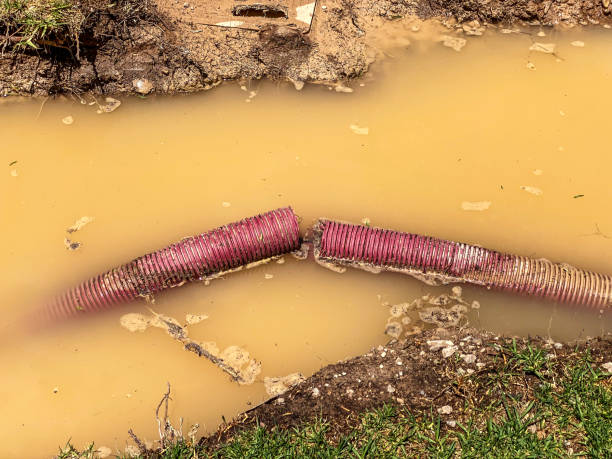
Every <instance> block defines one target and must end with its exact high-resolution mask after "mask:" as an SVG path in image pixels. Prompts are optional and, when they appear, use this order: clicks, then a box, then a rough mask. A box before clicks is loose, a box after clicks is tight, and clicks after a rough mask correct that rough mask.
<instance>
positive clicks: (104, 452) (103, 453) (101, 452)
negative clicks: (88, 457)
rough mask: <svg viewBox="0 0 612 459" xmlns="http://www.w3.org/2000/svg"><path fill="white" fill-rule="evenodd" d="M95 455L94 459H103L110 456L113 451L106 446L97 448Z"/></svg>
mask: <svg viewBox="0 0 612 459" xmlns="http://www.w3.org/2000/svg"><path fill="white" fill-rule="evenodd" d="M94 452H95V453H96V457H97V458H100V459H103V458H105V457H108V456H110V455H111V454H112V453H113V450H112V449H110V448H109V447H108V446H99V447H98V449H97V450H95V451H94Z"/></svg>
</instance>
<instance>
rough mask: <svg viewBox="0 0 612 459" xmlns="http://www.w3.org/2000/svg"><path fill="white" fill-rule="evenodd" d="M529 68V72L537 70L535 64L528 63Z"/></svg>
mask: <svg viewBox="0 0 612 459" xmlns="http://www.w3.org/2000/svg"><path fill="white" fill-rule="evenodd" d="M527 68H528V69H529V70H535V69H536V66H535V64H534V63H533V62H527Z"/></svg>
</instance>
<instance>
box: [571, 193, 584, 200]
mask: <svg viewBox="0 0 612 459" xmlns="http://www.w3.org/2000/svg"><path fill="white" fill-rule="evenodd" d="M572 197H573V198H574V199H578V198H584V195H583V194H575V195H574V196H572Z"/></svg>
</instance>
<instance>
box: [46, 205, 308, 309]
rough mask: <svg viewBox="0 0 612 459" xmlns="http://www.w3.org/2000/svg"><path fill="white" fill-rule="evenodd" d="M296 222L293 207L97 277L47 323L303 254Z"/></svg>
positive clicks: (64, 298)
mask: <svg viewBox="0 0 612 459" xmlns="http://www.w3.org/2000/svg"><path fill="white" fill-rule="evenodd" d="M299 245H300V236H299V225H298V219H297V216H296V215H295V214H294V213H293V210H292V209H291V208H290V207H285V208H281V209H276V210H273V211H270V212H267V213H264V214H261V215H257V216H254V217H250V218H245V219H244V220H241V221H239V222H235V223H230V224H228V225H225V226H221V227H219V228H217V229H214V230H212V231H209V232H207V233H203V234H199V235H197V236H193V237H188V238H185V239H182V240H181V241H180V242H177V243H175V244H172V245H170V246H168V247H166V248H163V249H161V250H158V251H156V252H153V253H149V254H147V255H144V256H142V257H139V258H136V259H135V260H132V261H131V262H129V263H126V264H124V265H122V266H120V267H118V268H115V269H113V270H111V271H108V272H106V273H104V274H100V275H98V276H95V277H92V278H91V279H88V280H86V281H85V282H83V283H81V284H80V285H78V286H76V287H74V288H73V289H71V290H68V291H67V292H65V293H64V294H63V295H61V296H58V297H57V298H55V299H54V300H53V301H52V302H51V303H50V304H48V305H47V306H46V308H45V313H46V316H47V318H48V319H58V318H65V317H69V316H72V315H75V314H78V313H80V312H83V311H85V312H90V311H98V310H101V309H109V308H111V307H113V306H114V305H116V304H119V303H124V302H127V301H131V300H133V299H135V298H137V297H146V296H148V295H151V294H154V293H157V292H160V291H162V290H165V289H167V288H171V287H177V286H179V285H182V284H184V283H185V282H190V281H196V280H203V279H205V278H207V277H210V276H212V275H214V274H217V273H221V272H224V271H228V270H232V269H236V268H239V267H241V266H243V265H247V264H249V263H253V262H256V261H260V260H264V259H267V258H270V257H274V256H277V255H281V254H283V253H287V252H291V251H294V250H296V249H298V248H299Z"/></svg>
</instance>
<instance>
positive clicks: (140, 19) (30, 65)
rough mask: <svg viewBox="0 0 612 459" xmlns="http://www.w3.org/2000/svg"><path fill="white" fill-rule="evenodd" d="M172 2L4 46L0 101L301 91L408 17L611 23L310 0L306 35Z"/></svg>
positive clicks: (534, 6)
mask: <svg viewBox="0 0 612 459" xmlns="http://www.w3.org/2000/svg"><path fill="white" fill-rule="evenodd" d="M170 2H171V1H170V0H154V1H152V2H136V1H135V0H121V1H119V2H109V3H108V4H104V5H101V6H99V9H97V10H93V9H92V10H91V11H88V12H87V17H88V21H87V24H86V26H85V28H84V29H83V30H82V31H81V34H80V38H79V46H78V47H76V46H74V45H71V46H66V45H65V44H62V45H60V44H55V45H54V44H53V43H52V42H49V41H47V42H46V43H44V44H41V45H40V46H39V49H26V50H21V51H19V52H16V51H14V50H7V49H4V48H2V49H1V50H2V53H1V54H0V95H4V96H6V95H38V96H44V95H49V94H59V93H62V94H73V95H77V96H78V95H79V94H83V93H92V94H106V95H111V94H115V95H116V94H127V93H135V94H139V95H147V94H151V93H177V92H192V91H198V90H203V89H208V88H210V87H212V86H214V85H216V84H218V83H219V82H221V81H223V80H235V79H241V80H250V79H259V78H264V77H267V78H273V79H281V80H290V81H293V82H294V83H295V84H296V87H300V86H301V85H302V84H303V82H325V83H331V82H338V81H343V80H349V79H351V78H356V77H359V76H361V75H363V74H364V73H365V72H366V71H367V70H368V67H369V66H370V64H371V63H372V62H373V61H374V60H375V59H376V57H377V48H376V45H375V44H374V41H373V37H374V36H375V35H376V31H378V30H380V29H382V28H385V27H387V26H389V25H390V24H392V23H397V22H401V21H412V20H415V18H418V19H420V20H422V19H438V20H440V21H441V22H442V24H444V25H445V26H446V27H448V28H449V29H451V30H452V31H453V33H455V32H457V33H460V34H463V33H464V32H465V33H466V34H468V35H478V34H481V28H482V26H483V25H487V24H493V25H503V24H513V25H529V24H540V25H556V24H562V25H567V26H574V25H587V24H595V23H599V24H607V23H610V22H612V15H611V14H610V12H611V11H610V8H611V7H610V4H609V2H608V1H607V0H567V1H563V2H554V1H547V0H546V1H544V0H541V1H540V0H517V1H513V2H507V1H502V0H470V1H463V0H444V1H443V0H325V1H318V2H317V5H316V9H315V14H314V20H313V22H312V26H311V28H310V30H309V31H308V32H307V33H304V32H303V31H302V30H300V29H297V28H292V27H288V26H271V27H264V28H262V29H261V30H244V29H236V28H225V27H213V26H208V25H203V24H195V23H190V19H189V15H184V14H178V13H172V11H174V10H172V9H168V8H165V6H167V5H166V4H167V3H170ZM101 3H102V2H100V4H101ZM186 5H188V3H186ZM323 6H325V9H323ZM185 8H187V7H185ZM92 11H93V12H92ZM458 23H469V24H471V25H470V26H469V27H468V28H467V29H465V28H462V27H457V24H458Z"/></svg>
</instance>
